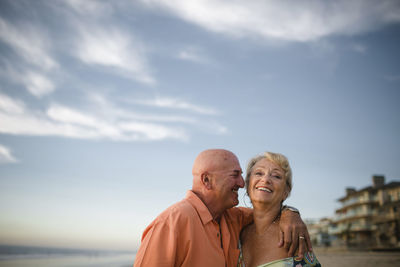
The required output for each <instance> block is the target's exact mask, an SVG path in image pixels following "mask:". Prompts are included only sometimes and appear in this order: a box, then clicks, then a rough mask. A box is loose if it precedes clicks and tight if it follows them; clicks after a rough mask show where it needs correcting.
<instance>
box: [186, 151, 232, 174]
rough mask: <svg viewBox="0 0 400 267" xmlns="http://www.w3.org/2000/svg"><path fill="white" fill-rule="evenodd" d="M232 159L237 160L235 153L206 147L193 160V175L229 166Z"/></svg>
mask: <svg viewBox="0 0 400 267" xmlns="http://www.w3.org/2000/svg"><path fill="white" fill-rule="evenodd" d="M232 160H236V161H238V159H237V157H236V156H235V154H233V153H232V152H230V151H228V150H225V149H208V150H204V151H203V152H201V153H200V154H199V155H198V156H197V158H196V159H195V161H194V164H193V169H192V174H193V176H198V175H201V174H202V173H203V172H213V171H219V170H224V169H225V168H227V167H229V166H230V164H231V162H232Z"/></svg>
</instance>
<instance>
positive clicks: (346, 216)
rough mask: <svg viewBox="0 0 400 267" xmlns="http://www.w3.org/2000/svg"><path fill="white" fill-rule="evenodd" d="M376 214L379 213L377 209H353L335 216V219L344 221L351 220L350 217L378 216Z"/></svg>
mask: <svg viewBox="0 0 400 267" xmlns="http://www.w3.org/2000/svg"><path fill="white" fill-rule="evenodd" d="M376 215H378V213H377V211H375V210H369V211H354V210H351V211H349V212H347V213H343V214H339V215H336V216H335V218H334V221H335V222H342V221H346V220H350V219H357V218H363V217H370V216H376Z"/></svg>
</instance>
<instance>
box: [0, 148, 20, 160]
mask: <svg viewBox="0 0 400 267" xmlns="http://www.w3.org/2000/svg"><path fill="white" fill-rule="evenodd" d="M16 162H18V160H17V159H16V158H15V157H14V156H13V155H12V154H11V151H10V149H9V148H7V147H5V146H3V145H1V144H0V164H5V163H16Z"/></svg>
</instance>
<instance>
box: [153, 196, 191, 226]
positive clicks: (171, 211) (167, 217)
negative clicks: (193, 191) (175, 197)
mask: <svg viewBox="0 0 400 267" xmlns="http://www.w3.org/2000/svg"><path fill="white" fill-rule="evenodd" d="M196 214H197V213H196V210H195V208H194V207H193V206H192V205H191V204H190V202H189V201H188V200H187V199H183V200H181V201H179V202H176V203H175V204H173V205H171V206H170V207H168V208H167V209H165V210H164V211H163V212H162V213H161V214H160V215H159V216H158V217H157V218H156V220H157V221H159V222H161V221H177V220H184V219H186V220H188V219H190V218H193V216H196Z"/></svg>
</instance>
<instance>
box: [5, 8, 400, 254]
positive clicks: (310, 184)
mask: <svg viewBox="0 0 400 267" xmlns="http://www.w3.org/2000/svg"><path fill="white" fill-rule="evenodd" d="M399 22H400V3H399V2H398V1H395V0H393V1H390V0H384V1H379V2H376V1H372V0H371V1H365V0H364V1H361V0H360V1H358V0H351V1H275V2H273V1H251V2H250V1H239V0H237V1H222V0H219V1H210V0H209V1H205V0H203V1H200V0H198V1H194V0H193V1H187V0H186V1H185V0H174V1H172V0H169V1H162V0H137V1H127V0H126V1H125V0H124V1H113V2H111V1H79V0H68V1H67V0H65V1H61V0H57V1H22V0H18V1H1V2H0V66H1V68H0V77H1V79H0V214H2V216H0V243H3V244H19V245H22V244H24V245H42V246H60V247H83V248H116V249H132V250H134V249H136V247H137V246H138V244H139V240H140V236H141V232H142V231H143V229H144V228H145V226H146V225H147V224H148V223H150V221H151V220H152V219H153V218H154V217H155V216H156V215H157V214H158V213H160V212H161V211H162V210H164V209H165V208H166V207H168V206H169V205H171V204H172V203H174V202H176V201H179V200H180V199H182V198H183V197H184V196H185V192H186V190H188V189H189V188H190V187H191V179H192V178H191V168H192V163H193V160H194V158H195V157H196V155H197V154H198V153H199V152H200V151H202V150H204V149H207V148H225V149H229V150H231V151H233V152H234V153H235V154H236V155H237V156H238V157H239V159H240V162H241V164H242V168H243V169H245V166H246V163H247V161H248V160H249V159H250V158H251V157H252V156H255V155H257V154H259V153H261V152H263V151H273V152H280V153H283V154H285V155H286V156H287V157H288V158H289V160H290V162H291V165H292V168H293V173H294V176H293V181H294V188H293V191H292V194H291V196H290V198H289V199H288V200H287V203H288V204H291V205H293V206H296V207H297V208H299V209H300V210H301V212H302V216H303V218H320V217H324V216H332V215H333V214H334V210H335V208H337V207H338V203H337V202H336V200H337V199H338V198H340V197H341V196H343V194H344V190H345V187H347V186H354V187H356V188H362V187H365V186H368V185H369V184H370V183H371V177H372V175H374V174H383V175H385V176H386V181H391V180H399V179H400V166H399V164H398V162H399V159H400V142H399V136H400V116H399V114H400V105H399V104H398V103H399V100H400V60H399V59H400V51H399V47H400V27H399V26H400V25H399ZM242 191H243V190H242ZM244 199H245V198H244V197H243V192H241V194H240V200H241V205H245V201H244ZM246 202H247V204H248V203H249V201H246Z"/></svg>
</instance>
